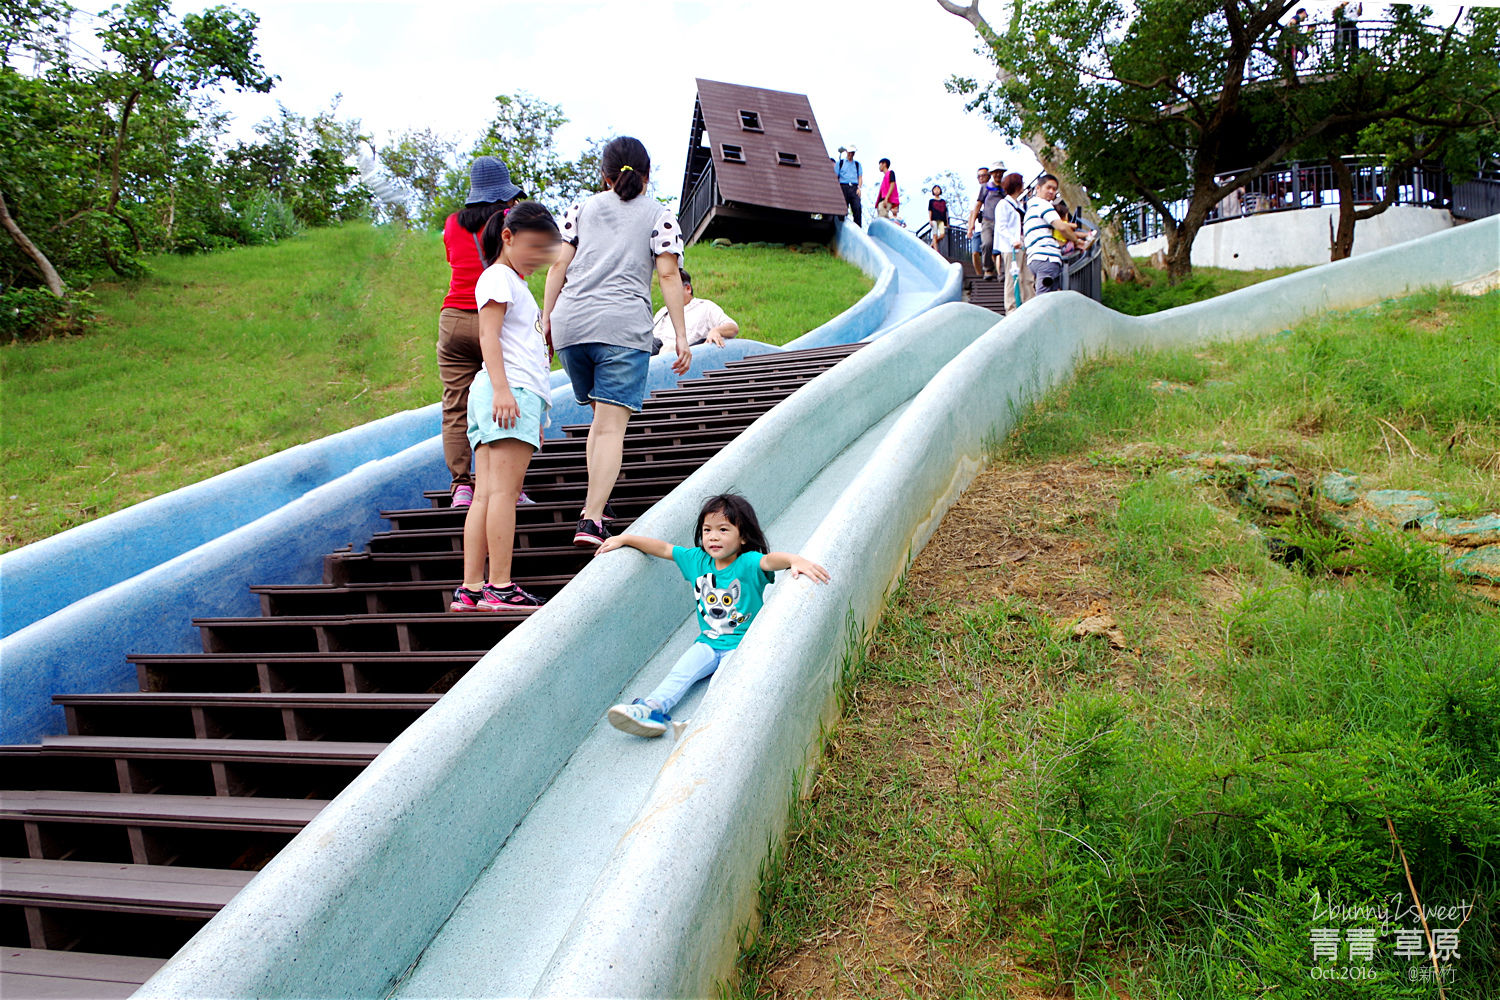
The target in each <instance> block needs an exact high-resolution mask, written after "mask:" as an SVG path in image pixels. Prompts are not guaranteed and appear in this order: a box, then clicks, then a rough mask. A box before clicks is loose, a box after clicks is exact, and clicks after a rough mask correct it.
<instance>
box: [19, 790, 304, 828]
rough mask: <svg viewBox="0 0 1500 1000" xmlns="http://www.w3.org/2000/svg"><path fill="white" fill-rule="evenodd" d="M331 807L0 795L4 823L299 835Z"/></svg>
mask: <svg viewBox="0 0 1500 1000" xmlns="http://www.w3.org/2000/svg"><path fill="white" fill-rule="evenodd" d="M327 804H328V802H327V801H326V800H323V799H273V798H259V797H246V798H235V797H232V796H225V795H140V794H128V793H121V792H69V791H29V790H7V791H0V820H9V821H12V822H31V823H44V822H56V823H77V824H84V823H87V824H99V825H113V826H137V825H139V826H154V827H178V828H182V829H191V830H247V831H252V832H257V833H259V832H285V831H293V832H295V831H297V830H300V829H302V828H303V827H304V826H306V825H307V824H308V823H309V822H310V821H311V820H312V818H313V817H314V816H316V815H317V814H318V813H319V812H321V811H322V810H323V807H324V806H326V805H327Z"/></svg>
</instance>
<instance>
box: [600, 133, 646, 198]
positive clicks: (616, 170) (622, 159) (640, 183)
mask: <svg viewBox="0 0 1500 1000" xmlns="http://www.w3.org/2000/svg"><path fill="white" fill-rule="evenodd" d="M600 166H601V167H602V168H603V170H604V176H605V178H606V179H607V180H608V181H609V183H610V186H611V187H613V188H614V191H615V194H617V195H619V196H620V199H621V200H622V201H630V200H631V199H633V198H635V197H636V196H638V195H640V194H642V193H643V192H644V191H645V190H646V181H648V180H649V179H650V176H651V157H650V155H649V154H648V153H647V152H646V147H645V146H643V145H641V141H640V140H639V139H633V138H631V137H630V136H628V135H622V136H619V137H618V138H615V139H611V140H610V141H609V145H607V146H605V147H604V155H603V157H602V158H601V161H600Z"/></svg>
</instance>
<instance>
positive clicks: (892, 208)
mask: <svg viewBox="0 0 1500 1000" xmlns="http://www.w3.org/2000/svg"><path fill="white" fill-rule="evenodd" d="M900 211H901V192H900V191H897V190H896V171H894V170H892V169H891V161H890V160H886V159H882V160H881V161H880V193H879V194H877V195H876V196H875V214H876V215H878V216H880V217H881V218H882V219H894V218H895V217H896V214H897V213H898V212H900Z"/></svg>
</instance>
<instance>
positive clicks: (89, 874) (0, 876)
mask: <svg viewBox="0 0 1500 1000" xmlns="http://www.w3.org/2000/svg"><path fill="white" fill-rule="evenodd" d="M254 877H255V873H254V872H241V871H227V870H224V869H218V868H178V867H174V866H171V865H117V864H104V863H101V862H94V861H33V860H32V859H30V858H0V904H3V905H9V906H46V907H57V908H64V909H91V910H110V911H114V912H118V913H139V914H151V915H154V916H163V917H204V918H207V917H210V916H213V915H214V914H215V913H217V912H218V911H219V910H221V909H223V907H224V905H225V904H226V903H228V902H229V901H230V900H231V899H233V898H234V894H235V893H237V892H239V891H240V890H241V889H243V888H244V887H245V885H246V883H248V882H249V881H250V880H251V879H252V878H254Z"/></svg>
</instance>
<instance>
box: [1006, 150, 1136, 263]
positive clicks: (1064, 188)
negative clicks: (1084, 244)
mask: <svg viewBox="0 0 1500 1000" xmlns="http://www.w3.org/2000/svg"><path fill="white" fill-rule="evenodd" d="M1016 138H1017V139H1018V140H1019V141H1020V143H1021V145H1023V146H1025V147H1026V148H1027V149H1029V150H1031V152H1032V155H1034V156H1035V157H1036V159H1037V162H1038V163H1040V164H1041V165H1042V169H1043V170H1045V171H1047V173H1049V174H1055V175H1056V176H1057V190H1058V193H1059V194H1061V195H1062V198H1063V201H1066V202H1067V203H1068V204H1069V205H1071V206H1074V207H1076V208H1077V209H1078V210H1079V211H1080V212H1083V213H1084V214H1085V215H1086V216H1087V217H1088V218H1089V220H1090V221H1091V222H1093V224H1094V225H1095V226H1096V227H1097V228H1098V230H1099V251H1100V253H1101V254H1102V255H1103V257H1104V273H1105V274H1107V275H1108V276H1109V280H1111V281H1140V280H1141V272H1140V271H1139V270H1138V269H1137V268H1136V266H1135V260H1134V259H1132V258H1131V256H1130V250H1129V248H1127V247H1126V245H1125V240H1124V238H1123V237H1122V236H1121V235H1120V227H1119V226H1118V225H1116V224H1114V223H1110V224H1109V225H1105V224H1104V223H1103V222H1101V221H1100V220H1099V213H1098V212H1097V211H1095V210H1094V201H1093V199H1092V198H1090V197H1089V195H1088V192H1087V191H1085V190H1084V189H1083V188H1082V187H1081V186H1080V185H1079V184H1078V182H1077V181H1076V180H1074V179H1073V171H1072V170H1070V169H1069V168H1068V154H1067V153H1066V152H1063V151H1062V150H1053V155H1052V156H1048V155H1046V152H1045V151H1046V150H1047V149H1049V148H1050V147H1049V146H1048V144H1047V139H1046V137H1045V136H1042V135H1037V134H1032V135H1024V136H1017V137H1016Z"/></svg>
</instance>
